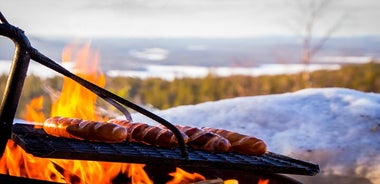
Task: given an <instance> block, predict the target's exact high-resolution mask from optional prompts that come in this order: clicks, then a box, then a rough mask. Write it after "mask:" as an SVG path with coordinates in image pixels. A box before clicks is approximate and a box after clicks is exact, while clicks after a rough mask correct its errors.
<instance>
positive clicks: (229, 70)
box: [107, 64, 341, 80]
mask: <svg viewBox="0 0 380 184" xmlns="http://www.w3.org/2000/svg"><path fill="white" fill-rule="evenodd" d="M340 68H341V65H339V64H310V65H309V66H308V68H307V69H308V70H309V71H316V70H338V69H340ZM304 70H305V65H303V64H262V65H258V66H255V67H221V66H219V67H206V66H181V65H147V66H145V69H144V70H110V71H108V72H107V75H108V76H111V77H116V76H125V77H135V78H142V79H146V78H151V77H158V78H162V79H165V80H174V79H176V78H183V77H192V78H197V77H198V78H202V77H206V76H207V75H209V74H213V75H216V76H221V77H226V76H231V75H248V76H260V75H279V74H295V73H299V72H301V71H304Z"/></svg>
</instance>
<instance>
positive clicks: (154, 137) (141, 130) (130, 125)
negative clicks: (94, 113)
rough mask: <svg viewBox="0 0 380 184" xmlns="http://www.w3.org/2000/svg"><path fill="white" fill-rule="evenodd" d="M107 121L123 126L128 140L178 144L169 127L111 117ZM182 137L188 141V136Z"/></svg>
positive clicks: (162, 144)
mask: <svg viewBox="0 0 380 184" xmlns="http://www.w3.org/2000/svg"><path fill="white" fill-rule="evenodd" d="M108 122H109V123H114V124H117V125H120V126H123V127H125V128H126V129H127V132H128V137H127V140H128V141H131V142H140V143H144V144H147V145H155V146H159V147H177V146H178V141H177V138H176V136H175V135H174V133H173V132H172V131H170V130H169V129H166V128H161V127H158V126H152V125H148V124H146V123H135V122H130V121H128V120H118V119H111V120H109V121H108ZM182 137H183V139H184V141H185V143H186V142H187V141H188V136H186V134H182Z"/></svg>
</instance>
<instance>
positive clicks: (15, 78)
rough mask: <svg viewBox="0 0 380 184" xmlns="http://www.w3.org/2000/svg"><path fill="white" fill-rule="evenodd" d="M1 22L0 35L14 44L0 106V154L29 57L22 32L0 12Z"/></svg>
mask: <svg viewBox="0 0 380 184" xmlns="http://www.w3.org/2000/svg"><path fill="white" fill-rule="evenodd" d="M0 18H1V21H2V22H3V23H2V24H0V35H2V36H5V37H8V38H10V39H12V41H13V42H14V44H15V52H14V57H13V62H12V67H11V70H10V72H9V77H8V80H7V84H6V86H5V90H4V96H3V99H2V101H1V106H0V154H1V155H2V154H3V153H4V149H5V146H6V144H7V140H8V139H9V138H10V135H11V127H12V124H13V119H14V117H15V114H16V110H17V105H18V102H19V100H20V96H21V91H22V88H23V85H24V81H25V77H26V73H27V71H28V67H29V62H30V55H29V52H28V50H29V48H30V47H31V46H30V42H29V40H28V38H27V37H26V36H25V34H24V31H22V30H21V29H19V28H17V27H14V26H12V25H10V24H9V23H8V22H7V21H6V20H5V18H4V16H3V15H2V14H1V12H0Z"/></svg>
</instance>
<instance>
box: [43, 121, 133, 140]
mask: <svg viewBox="0 0 380 184" xmlns="http://www.w3.org/2000/svg"><path fill="white" fill-rule="evenodd" d="M43 130H44V131H45V132H46V133H47V134H49V135H53V136H56V137H65V138H74V139H81V140H89V141H98V142H109V143H116V142H122V141H125V139H126V138H127V130H126V129H125V128H124V127H122V126H119V125H116V124H112V123H106V122H97V121H88V120H82V119H79V118H66V117H52V118H49V119H47V120H45V122H44V125H43Z"/></svg>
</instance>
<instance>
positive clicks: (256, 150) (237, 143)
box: [202, 128, 267, 155]
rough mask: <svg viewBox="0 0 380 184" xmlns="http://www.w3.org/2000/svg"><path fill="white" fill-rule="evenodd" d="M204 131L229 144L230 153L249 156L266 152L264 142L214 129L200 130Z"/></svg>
mask: <svg viewBox="0 0 380 184" xmlns="http://www.w3.org/2000/svg"><path fill="white" fill-rule="evenodd" d="M202 129H203V130H205V131H208V132H213V133H216V134H218V135H220V136H222V137H224V138H226V139H228V140H229V141H230V143H231V148H230V151H231V152H236V153H242V154H249V155H262V154H264V153H265V152H266V151H267V146H266V144H265V143H264V141H262V140H260V139H258V138H256V137H253V136H248V135H243V134H239V133H236V132H232V131H228V130H223V129H216V128H202Z"/></svg>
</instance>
